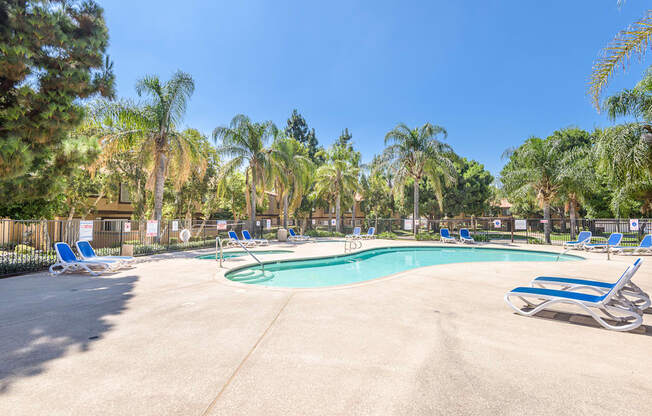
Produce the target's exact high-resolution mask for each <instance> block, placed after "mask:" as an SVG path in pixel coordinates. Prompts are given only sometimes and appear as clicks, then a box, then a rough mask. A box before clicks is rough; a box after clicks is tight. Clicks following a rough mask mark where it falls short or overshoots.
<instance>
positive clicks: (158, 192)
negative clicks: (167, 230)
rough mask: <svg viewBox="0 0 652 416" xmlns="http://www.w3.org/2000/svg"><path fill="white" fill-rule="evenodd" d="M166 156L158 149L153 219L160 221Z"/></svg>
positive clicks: (157, 239) (159, 236)
mask: <svg viewBox="0 0 652 416" xmlns="http://www.w3.org/2000/svg"><path fill="white" fill-rule="evenodd" d="M166 160H167V157H166V156H165V153H164V152H163V151H162V150H159V155H158V165H157V166H156V177H155V182H154V219H155V220H156V221H158V222H159V224H160V223H161V220H162V219H163V191H164V190H165V164H166ZM157 232H158V235H157V236H156V242H157V243H158V242H159V240H160V238H161V234H160V233H161V227H160V226H159V227H158V231H157Z"/></svg>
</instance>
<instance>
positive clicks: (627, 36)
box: [589, 1, 652, 110]
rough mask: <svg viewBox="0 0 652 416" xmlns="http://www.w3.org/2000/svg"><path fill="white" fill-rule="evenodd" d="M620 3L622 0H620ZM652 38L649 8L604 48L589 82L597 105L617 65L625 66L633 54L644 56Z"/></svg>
mask: <svg viewBox="0 0 652 416" xmlns="http://www.w3.org/2000/svg"><path fill="white" fill-rule="evenodd" d="M619 3H620V1H619ZM650 38H652V10H647V11H646V12H645V15H644V16H643V18H641V19H640V20H638V21H636V22H634V23H633V24H631V25H630V26H629V27H627V28H626V29H624V30H622V31H620V32H618V34H617V35H616V37H615V38H614V39H613V40H612V41H611V42H610V43H609V44H608V45H607V46H606V47H605V48H604V49H603V50H602V52H601V54H600V57H599V58H598V59H597V61H596V62H594V63H593V72H592V74H591V81H590V82H589V85H590V87H589V95H591V98H592V99H593V103H594V105H595V107H596V108H597V109H598V110H599V109H600V94H601V93H602V91H603V90H604V88H605V87H606V86H607V83H608V82H609V78H610V77H611V76H612V75H613V73H614V71H615V70H616V68H617V67H622V68H625V66H626V63H627V61H629V59H630V58H631V57H632V56H637V57H639V58H642V57H643V56H644V55H645V53H646V52H647V49H648V48H649V47H650Z"/></svg>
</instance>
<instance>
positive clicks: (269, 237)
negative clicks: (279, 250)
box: [263, 232, 276, 240]
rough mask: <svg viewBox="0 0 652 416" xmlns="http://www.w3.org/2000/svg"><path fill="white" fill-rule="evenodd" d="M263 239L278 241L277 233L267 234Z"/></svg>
mask: <svg viewBox="0 0 652 416" xmlns="http://www.w3.org/2000/svg"><path fill="white" fill-rule="evenodd" d="M263 238H264V239H265V240H276V233H274V232H271V233H265V234H263Z"/></svg>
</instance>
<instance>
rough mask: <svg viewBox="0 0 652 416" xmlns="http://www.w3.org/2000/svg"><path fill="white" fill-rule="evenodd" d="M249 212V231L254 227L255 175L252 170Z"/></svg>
mask: <svg viewBox="0 0 652 416" xmlns="http://www.w3.org/2000/svg"><path fill="white" fill-rule="evenodd" d="M250 199H251V212H250V213H249V220H250V221H251V229H252V230H253V229H254V226H255V225H256V174H255V172H254V169H253V168H252V169H251V196H250Z"/></svg>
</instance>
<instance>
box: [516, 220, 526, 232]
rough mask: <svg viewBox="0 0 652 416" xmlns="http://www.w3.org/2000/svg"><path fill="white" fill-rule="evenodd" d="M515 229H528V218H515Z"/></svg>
mask: <svg viewBox="0 0 652 416" xmlns="http://www.w3.org/2000/svg"><path fill="white" fill-rule="evenodd" d="M514 229H516V230H527V220H514Z"/></svg>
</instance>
